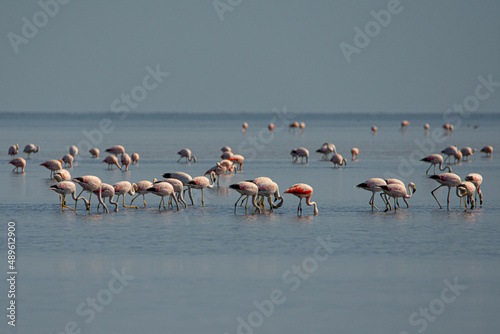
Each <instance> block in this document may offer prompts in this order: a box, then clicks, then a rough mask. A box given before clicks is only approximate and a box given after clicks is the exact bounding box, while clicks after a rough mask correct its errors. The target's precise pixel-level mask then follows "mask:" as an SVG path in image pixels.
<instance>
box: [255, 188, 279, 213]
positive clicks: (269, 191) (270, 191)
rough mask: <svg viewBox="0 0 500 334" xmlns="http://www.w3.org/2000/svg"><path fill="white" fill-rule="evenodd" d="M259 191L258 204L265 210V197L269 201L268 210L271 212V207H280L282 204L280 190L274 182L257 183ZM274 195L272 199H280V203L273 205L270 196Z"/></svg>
mask: <svg viewBox="0 0 500 334" xmlns="http://www.w3.org/2000/svg"><path fill="white" fill-rule="evenodd" d="M257 187H258V189H259V191H258V193H257V195H258V196H259V197H260V198H261V200H260V203H259V205H260V206H261V207H262V208H263V209H264V210H265V209H266V207H265V205H264V199H265V197H267V201H268V203H269V210H270V211H271V212H273V209H277V208H280V207H281V206H282V205H283V196H281V195H280V190H279V187H278V184H277V183H276V182H272V181H271V182H264V183H260V184H259V185H257ZM273 195H274V201H275V202H276V201H277V200H281V201H280V203H278V204H277V205H274V203H273V201H272V199H271V196H273Z"/></svg>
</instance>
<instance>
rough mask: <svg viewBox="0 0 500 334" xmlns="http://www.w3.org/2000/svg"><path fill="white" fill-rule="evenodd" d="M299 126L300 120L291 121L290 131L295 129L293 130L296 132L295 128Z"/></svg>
mask: <svg viewBox="0 0 500 334" xmlns="http://www.w3.org/2000/svg"><path fill="white" fill-rule="evenodd" d="M299 126H300V124H299V122H292V123H290V125H288V131H290V130H293V132H295V129H298V128H299Z"/></svg>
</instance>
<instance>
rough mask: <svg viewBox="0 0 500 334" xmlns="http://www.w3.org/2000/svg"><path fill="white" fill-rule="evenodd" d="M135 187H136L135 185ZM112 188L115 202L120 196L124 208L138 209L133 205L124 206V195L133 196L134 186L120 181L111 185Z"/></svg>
mask: <svg viewBox="0 0 500 334" xmlns="http://www.w3.org/2000/svg"><path fill="white" fill-rule="evenodd" d="M136 186H137V185H136ZM113 188H115V194H116V195H117V196H116V201H117V202H118V200H119V199H120V196H122V199H123V207H124V208H135V209H139V207H137V206H134V205H125V194H129V195H130V196H134V195H135V190H134V188H135V187H134V185H132V184H131V183H130V182H128V181H120V182H117V183H115V184H113Z"/></svg>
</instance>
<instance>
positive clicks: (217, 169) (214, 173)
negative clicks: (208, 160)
mask: <svg viewBox="0 0 500 334" xmlns="http://www.w3.org/2000/svg"><path fill="white" fill-rule="evenodd" d="M226 171H227V167H226V165H222V164H221V163H220V162H218V163H217V165H215V166H214V167H212V168H210V169H209V170H207V171H206V172H205V174H204V175H207V174H209V175H210V177H212V178H214V179H215V178H216V179H217V187H219V179H220V175H222V174H224V173H225V172H226Z"/></svg>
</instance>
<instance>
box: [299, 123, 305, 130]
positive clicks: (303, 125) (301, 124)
mask: <svg viewBox="0 0 500 334" xmlns="http://www.w3.org/2000/svg"><path fill="white" fill-rule="evenodd" d="M305 127H306V123H304V122H300V123H299V131H300V132H304V129H305Z"/></svg>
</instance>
